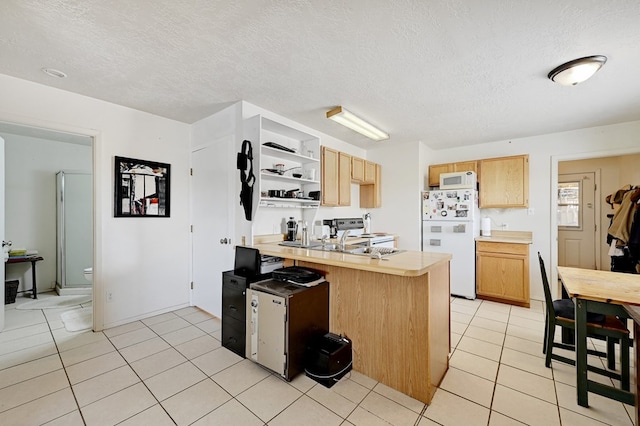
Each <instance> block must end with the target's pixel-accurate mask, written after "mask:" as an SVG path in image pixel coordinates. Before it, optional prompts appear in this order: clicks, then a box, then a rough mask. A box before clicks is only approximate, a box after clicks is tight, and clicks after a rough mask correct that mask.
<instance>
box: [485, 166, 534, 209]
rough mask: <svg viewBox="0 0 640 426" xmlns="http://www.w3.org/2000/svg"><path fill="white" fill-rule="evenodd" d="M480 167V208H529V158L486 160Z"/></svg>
mask: <svg viewBox="0 0 640 426" xmlns="http://www.w3.org/2000/svg"><path fill="white" fill-rule="evenodd" d="M478 163H479V166H480V173H481V176H480V179H479V182H480V185H479V186H480V208H489V207H493V208H508V207H528V206H529V156H528V155H516V156H513V157H499V158H488V159H484V160H479V161H478Z"/></svg>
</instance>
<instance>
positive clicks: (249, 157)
mask: <svg viewBox="0 0 640 426" xmlns="http://www.w3.org/2000/svg"><path fill="white" fill-rule="evenodd" d="M236 163H237V164H236V166H237V168H238V169H239V170H240V182H242V190H241V191H240V205H242V206H243V207H244V217H245V218H246V219H247V220H249V221H250V220H251V210H252V207H253V185H254V184H255V183H256V176H255V175H254V174H253V148H252V147H251V142H250V141H248V140H246V139H245V140H244V141H242V151H241V152H239V153H238V157H237V160H236ZM247 169H248V170H247Z"/></svg>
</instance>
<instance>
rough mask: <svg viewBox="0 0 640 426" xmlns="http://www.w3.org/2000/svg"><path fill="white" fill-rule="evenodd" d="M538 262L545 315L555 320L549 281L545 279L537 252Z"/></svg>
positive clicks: (545, 273) (545, 275) (545, 272)
mask: <svg viewBox="0 0 640 426" xmlns="http://www.w3.org/2000/svg"><path fill="white" fill-rule="evenodd" d="M538 260H539V261H540V273H541V274H542V288H543V289H544V301H545V304H546V306H547V315H550V316H551V317H552V318H555V316H556V311H555V309H554V308H553V298H552V297H551V289H550V288H549V280H548V279H547V271H546V269H545V267H544V260H542V256H541V255H540V252H538Z"/></svg>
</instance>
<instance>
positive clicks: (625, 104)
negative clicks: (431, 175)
mask: <svg viewBox="0 0 640 426" xmlns="http://www.w3.org/2000/svg"><path fill="white" fill-rule="evenodd" d="M594 54H601V55H605V56H607V57H608V62H607V64H606V65H605V67H604V68H603V69H602V70H601V71H600V72H599V73H598V74H596V76H594V77H593V78H592V79H591V80H589V81H587V82H585V83H582V84H580V85H578V86H575V87H563V86H559V85H556V84H553V83H551V82H550V81H549V80H548V79H547V78H546V75H547V73H548V72H549V71H550V70H551V69H552V68H554V67H556V66H557V65H559V64H561V63H563V62H566V61H568V60H571V59H575V58H578V57H582V56H589V55H594ZM0 58H1V59H0V73H3V74H7V75H11V76H15V77H19V78H23V79H26V80H31V81H35V82H38V83H42V84H46V85H49V86H54V87H58V88H61V89H65V90H69V91H72V92H76V93H80V94H83V95H87V96H91V97H94V98H99V99H103V100H106V101H110V102H114V103H117V104H121V105H126V106H129V107H132V108H136V109H140V110H143V111H148V112H150V113H154V114H157V115H160V116H164V117H169V118H173V119H176V120H179V121H183V122H187V123H192V122H194V121H197V120H199V119H201V118H203V117H206V116H208V115H210V114H211V113H213V112H215V111H217V110H218V109H220V108H221V106H222V105H226V104H228V103H229V102H234V101H237V100H246V101H248V102H250V103H253V104H256V105H258V106H261V107H263V108H266V109H268V110H270V111H273V112H276V113H279V114H281V115H283V116H286V117H289V118H291V119H293V120H295V121H298V122H300V123H303V124H305V125H307V126H309V127H312V128H315V129H317V130H320V131H322V132H324V133H327V134H330V135H332V136H335V137H337V138H339V139H342V140H344V141H347V142H350V143H353V144H355V145H358V146H362V147H371V146H376V145H375V144H379V143H393V142H403V141H416V140H421V141H424V142H425V143H426V144H427V145H429V146H430V147H432V148H434V149H438V148H444V147H453V146H462V145H469V144H475V143H482V142H489V141H495V140H504V139H509V138H517V137H524V136H531V135H537V134H544V133H551V132H558V131H563V130H570V129H576V128H582V127H591V126H599V125H605V124H611V123H618V122H624V121H631V120H638V119H640V79H639V78H638V73H639V70H640V2H638V0H610V1H602V0H596V1H593V0H553V1H551V0H536V1H514V0H484V1H469V0H450V1H440V2H435V1H426V0H413V1H412V0H395V1H373V0H369V1H365V0H350V1H345V0H324V1H312V0H307V1H301V0H298V1H295V0H290V1H286V0H280V1H260V0H243V1H237V2H230V1H220V0H169V1H165V0H153V1H152V0H48V1H42V0H2V1H0ZM43 67H50V68H56V69H59V70H62V71H64V72H65V73H67V74H68V76H69V77H68V78H66V79H56V78H53V77H50V76H47V75H45V74H44V73H42V72H41V68H43ZM337 105H342V106H344V107H345V108H347V109H349V110H351V111H352V112H354V113H356V114H359V115H360V116H362V117H363V118H365V119H367V120H369V121H370V122H372V123H374V124H377V125H378V126H379V127H381V128H382V129H384V130H385V131H387V132H388V133H390V134H391V139H390V140H389V141H387V142H369V141H368V140H367V139H366V138H364V137H362V136H359V135H357V134H356V133H353V132H352V131H350V130H348V129H345V128H342V127H341V126H340V125H338V124H336V123H334V122H332V121H330V120H327V119H326V118H325V112H326V111H327V110H329V109H331V108H333V107H335V106H337Z"/></svg>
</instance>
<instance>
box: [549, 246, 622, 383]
mask: <svg viewBox="0 0 640 426" xmlns="http://www.w3.org/2000/svg"><path fill="white" fill-rule="evenodd" d="M538 260H539V261H540V273H541V274H542V287H543V289H544V299H545V304H546V308H547V309H546V311H547V314H546V317H545V327H544V342H543V347H542V352H543V353H544V354H545V355H546V357H545V363H544V365H545V366H546V367H551V360H552V359H555V360H556V361H560V362H564V363H567V364H570V365H575V364H576V362H575V360H573V359H571V358H567V357H564V356H562V355H558V354H554V353H553V348H560V349H566V350H570V351H574V352H575V346H574V345H569V344H566V343H560V342H556V341H555V339H554V337H555V330H556V326H558V327H563V328H566V329H571V330H573V331H574V332H575V328H576V326H575V306H574V303H573V300H571V299H558V300H553V298H552V297H551V289H550V288H549V280H548V279H547V271H546V269H545V267H544V261H543V260H542V256H541V255H540V252H538ZM587 336H588V337H595V338H600V339H603V338H604V339H606V341H607V352H601V351H596V350H592V349H587V353H588V354H591V355H596V356H600V357H604V356H606V357H607V366H608V368H609V369H610V370H615V343H616V342H619V343H620V374H618V373H616V372H615V371H609V370H605V369H603V368H598V367H595V366H592V365H588V366H587V368H588V369H589V371H593V372H594V373H597V374H602V375H604V376H607V377H610V378H613V379H617V380H620V383H621V387H622V389H623V390H626V391H628V390H629V348H630V339H629V330H628V329H627V326H626V325H625V324H624V323H623V322H622V321H621V320H619V319H618V318H616V317H615V316H613V315H602V314H597V313H593V312H589V313H587Z"/></svg>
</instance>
